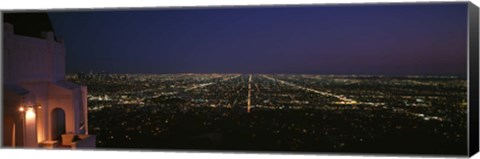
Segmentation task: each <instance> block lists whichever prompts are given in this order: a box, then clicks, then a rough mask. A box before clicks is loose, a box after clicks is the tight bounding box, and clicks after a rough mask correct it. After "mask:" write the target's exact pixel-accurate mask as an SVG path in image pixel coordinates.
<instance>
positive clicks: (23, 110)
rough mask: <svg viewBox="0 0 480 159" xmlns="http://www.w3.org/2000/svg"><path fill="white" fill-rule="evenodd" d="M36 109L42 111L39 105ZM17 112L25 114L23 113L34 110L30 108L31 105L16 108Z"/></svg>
mask: <svg viewBox="0 0 480 159" xmlns="http://www.w3.org/2000/svg"><path fill="white" fill-rule="evenodd" d="M37 108H38V109H42V106H41V105H38V106H37ZM18 111H20V112H25V111H27V112H33V111H34V109H33V106H31V105H30V106H26V107H25V106H20V107H19V108H18Z"/></svg>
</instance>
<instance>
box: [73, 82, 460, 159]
mask: <svg viewBox="0 0 480 159" xmlns="http://www.w3.org/2000/svg"><path fill="white" fill-rule="evenodd" d="M69 79H70V80H72V81H75V82H77V83H81V84H83V85H87V86H88V92H89V95H88V101H89V108H88V109H89V123H91V124H90V127H89V129H90V132H91V133H92V134H96V135H97V146H98V147H103V148H152V149H215V150H267V151H277V150H278V151H309V152H384V153H440V154H459V153H465V152H464V151H465V146H466V133H467V131H466V130H467V129H466V126H467V123H466V122H467V114H466V109H467V108H466V105H467V104H466V102H467V101H466V94H467V90H466V89H467V87H466V85H467V84H466V80H465V79H464V78H460V77H450V76H430V77H426V76H401V77H400V76H399V77H393V76H366V75H365V76H354V75H352V76H340V75H281V74H279V75H270V74H161V75H150V74H91V73H89V74H84V73H81V74H72V75H70V76H69Z"/></svg>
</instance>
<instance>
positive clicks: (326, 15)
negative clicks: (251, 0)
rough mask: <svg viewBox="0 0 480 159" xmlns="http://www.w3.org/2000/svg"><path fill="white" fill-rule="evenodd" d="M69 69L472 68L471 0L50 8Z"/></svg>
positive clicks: (454, 71)
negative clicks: (469, 50)
mask: <svg viewBox="0 0 480 159" xmlns="http://www.w3.org/2000/svg"><path fill="white" fill-rule="evenodd" d="M49 16H50V19H51V21H52V23H53V26H54V28H55V31H56V33H57V34H58V35H60V36H63V37H64V38H65V45H66V49H67V57H66V58H67V72H69V73H75V72H89V71H94V72H99V71H106V72H111V73H182V72H192V73H316V74H384V75H407V74H408V75H411V74H416V75H466V69H467V50H466V47H467V39H466V38H467V3H463V2H462V3H437V4H434V3H430V4H397V5H340V6H335V5H328V6H290V7H249V8H246V7H236V8H189V9H186V8H185V9H178V8H177V9H161V8H159V9H152V10H146V9H143V10H123V11H122V10H114V11H87V12H85V11H83V12H79V11H77V12H73V11H62V12H51V13H49Z"/></svg>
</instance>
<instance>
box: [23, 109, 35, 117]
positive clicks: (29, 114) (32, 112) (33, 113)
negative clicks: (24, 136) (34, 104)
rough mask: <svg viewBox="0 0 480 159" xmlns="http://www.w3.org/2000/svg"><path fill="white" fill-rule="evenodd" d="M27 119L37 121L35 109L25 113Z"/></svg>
mask: <svg viewBox="0 0 480 159" xmlns="http://www.w3.org/2000/svg"><path fill="white" fill-rule="evenodd" d="M25 118H26V119H27V120H28V119H35V111H33V108H28V109H27V112H26V113H25Z"/></svg>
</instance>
